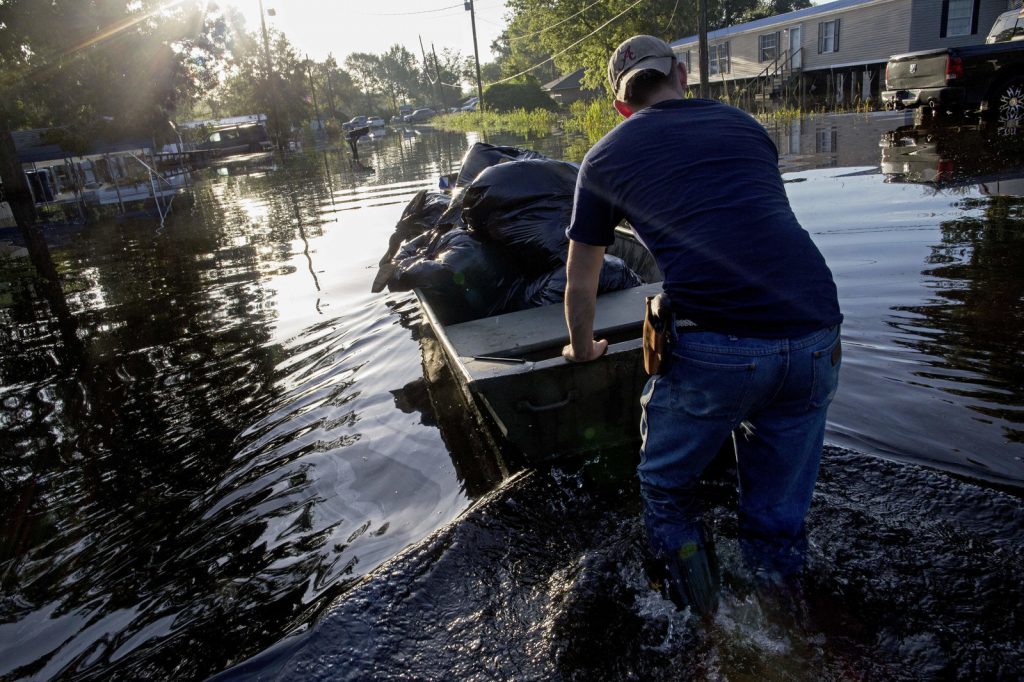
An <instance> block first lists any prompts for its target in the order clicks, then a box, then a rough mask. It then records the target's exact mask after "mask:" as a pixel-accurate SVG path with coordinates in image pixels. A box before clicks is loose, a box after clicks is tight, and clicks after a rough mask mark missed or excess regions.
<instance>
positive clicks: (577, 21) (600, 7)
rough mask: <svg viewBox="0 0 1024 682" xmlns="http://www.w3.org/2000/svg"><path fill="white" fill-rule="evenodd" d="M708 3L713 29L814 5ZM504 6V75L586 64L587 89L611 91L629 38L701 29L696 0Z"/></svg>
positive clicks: (518, 1) (553, 73) (747, 0)
mask: <svg viewBox="0 0 1024 682" xmlns="http://www.w3.org/2000/svg"><path fill="white" fill-rule="evenodd" d="M706 3H707V6H708V28H709V30H715V29H718V28H723V27H725V26H730V25H733V24H736V23H741V22H743V21H749V20H751V19H752V18H758V17H760V16H770V15H773V14H778V13H783V12H789V11H792V10H794V9H799V8H801V7H808V6H810V1H809V0H706ZM506 6H507V8H508V10H509V21H508V28H507V29H506V31H505V32H504V33H502V35H501V36H499V38H498V39H497V40H496V41H495V42H494V44H493V45H492V50H494V52H496V53H497V54H498V58H497V59H496V62H498V63H499V65H500V66H501V73H502V77H503V78H508V77H509V76H512V75H514V74H518V73H520V72H522V71H525V70H527V69H530V71H529V73H531V74H533V75H534V76H536V77H537V78H538V79H540V80H541V82H546V81H547V80H551V79H554V78H556V77H557V76H558V75H559V74H567V73H571V72H573V71H575V70H577V69H580V68H582V69H584V71H585V74H584V78H583V83H582V84H583V87H584V88H587V89H598V88H600V89H604V90H607V88H608V85H607V82H606V79H607V76H606V69H607V64H608V56H609V54H610V53H611V51H612V50H613V49H615V46H616V45H618V44H619V43H621V42H622V41H623V40H625V39H626V38H628V37H630V36H632V35H636V34H638V33H646V34H650V35H654V36H657V37H659V38H662V39H664V40H665V41H667V42H672V41H674V40H677V39H679V38H683V37H686V36H691V35H695V34H696V33H697V30H698V26H697V20H698V16H697V9H698V5H697V2H696V0H646V1H644V2H642V3H637V4H634V3H626V2H623V1H622V0H597V2H594V1H593V0H560V1H559V2H551V1H550V0H509V1H508V3H507V5H506ZM756 13H762V14H758V15H757V17H755V16H754V15H755V14H756ZM546 60H547V61H546Z"/></svg>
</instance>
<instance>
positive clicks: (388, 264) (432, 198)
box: [370, 189, 451, 293]
mask: <svg viewBox="0 0 1024 682" xmlns="http://www.w3.org/2000/svg"><path fill="white" fill-rule="evenodd" d="M450 202H451V197H450V196H449V195H447V194H445V193H443V192H429V191H427V190H425V189H421V190H420V191H419V192H417V193H416V196H414V197H413V198H412V200H410V201H409V203H408V204H407V205H406V207H405V210H404V211H402V217H401V218H399V219H398V222H397V223H395V231H394V232H392V233H391V238H390V239H389V240H388V250H387V252H386V253H385V254H384V255H383V256H382V257H381V259H380V267H379V268H378V270H377V276H376V277H375V278H374V280H373V286H372V287H371V288H370V291H372V292H373V293H377V292H378V291H382V290H383V289H384V287H385V285H386V284H387V282H388V280H389V279H390V278H391V274H392V272H393V271H394V266H393V261H397V260H398V259H397V258H396V255H397V254H398V253H399V250H400V249H401V248H402V245H403V244H407V243H408V242H409V241H410V240H412V241H415V239H416V238H417V237H419V236H421V235H423V234H425V233H428V232H429V231H430V230H432V229H433V228H434V226H435V225H436V224H437V222H438V219H439V218H440V217H441V215H442V214H443V213H444V212H445V209H447V208H448V204H449V203H450Z"/></svg>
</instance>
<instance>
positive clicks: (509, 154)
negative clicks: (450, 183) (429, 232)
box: [438, 142, 547, 227]
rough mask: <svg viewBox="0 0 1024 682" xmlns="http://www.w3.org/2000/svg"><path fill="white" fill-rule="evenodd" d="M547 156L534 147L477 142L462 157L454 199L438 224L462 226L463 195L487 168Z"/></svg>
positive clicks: (453, 194) (453, 191)
mask: <svg viewBox="0 0 1024 682" xmlns="http://www.w3.org/2000/svg"><path fill="white" fill-rule="evenodd" d="M546 158H547V157H546V156H544V155H543V154H540V153H539V152H535V151H533V150H532V149H523V148H522V147H499V146H497V145H493V144H487V143H486V142H476V143H474V144H473V146H472V147H470V148H469V149H468V150H467V151H466V153H465V155H463V157H462V166H461V168H460V169H459V175H458V177H456V178H455V188H454V189H453V190H452V201H451V205H450V206H449V208H448V210H447V211H445V213H444V214H443V215H442V216H441V218H440V219H439V220H438V224H447V225H452V226H454V227H462V197H463V194H464V193H465V191H466V188H467V187H469V186H470V185H471V184H472V183H473V181H474V180H476V178H477V176H478V175H480V173H482V172H483V171H484V170H485V169H487V168H490V167H491V166H496V165H498V164H499V163H507V162H509V161H525V160H527V159H546Z"/></svg>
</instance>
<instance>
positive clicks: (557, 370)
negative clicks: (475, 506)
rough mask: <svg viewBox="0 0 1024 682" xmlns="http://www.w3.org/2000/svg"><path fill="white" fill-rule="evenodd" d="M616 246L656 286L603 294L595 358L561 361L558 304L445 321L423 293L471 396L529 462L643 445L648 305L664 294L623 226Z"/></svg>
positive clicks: (435, 330) (429, 318) (563, 332)
mask: <svg viewBox="0 0 1024 682" xmlns="http://www.w3.org/2000/svg"><path fill="white" fill-rule="evenodd" d="M609 251H610V252H611V253H613V254H615V255H619V256H620V257H623V258H624V259H625V260H626V262H627V263H628V264H629V265H630V267H631V268H633V269H634V271H636V272H638V273H639V274H640V275H641V277H644V279H645V281H648V282H650V283H648V284H645V285H643V286H640V287H635V288H632V289H626V290H623V291H616V292H612V293H609V294H605V295H602V296H599V297H598V301H597V309H596V315H595V321H594V329H595V336H597V337H598V338H607V339H608V340H609V347H608V350H607V352H606V353H605V355H603V356H602V357H601V358H598V359H597V360H593V361H591V362H585V363H569V362H566V361H565V360H564V359H563V358H562V355H561V351H562V348H563V346H564V345H565V344H566V343H568V332H567V329H566V325H565V319H564V312H563V307H562V305H561V304H556V305H551V306H544V307H540V308H533V309H530V310H523V311H518V312H514V313H508V314H505V315H497V316H494V317H488V318H483V319H480V320H473V321H470V322H463V323H460V324H454V325H443V324H441V323H440V321H439V320H438V319H437V317H436V316H435V315H434V312H433V309H432V308H431V305H430V301H429V300H428V299H427V298H426V297H425V296H423V294H422V293H421V292H417V296H418V297H419V300H420V304H421V307H422V309H423V312H424V316H425V318H426V324H427V325H429V327H430V329H431V331H432V335H433V337H434V338H435V339H436V340H437V341H438V342H439V343H440V346H441V348H442V349H443V351H444V358H445V361H446V362H447V364H448V366H449V368H450V370H451V372H452V374H453V375H454V377H455V380H456V381H457V383H458V384H459V385H460V387H461V389H462V393H463V396H464V398H465V399H466V401H468V402H469V403H470V404H471V405H472V406H473V407H474V408H475V407H477V406H478V407H479V408H480V411H481V412H484V413H486V414H487V415H488V416H489V417H490V418H491V419H493V421H494V423H495V425H496V426H497V427H498V429H499V430H500V431H501V433H502V434H503V435H504V436H505V438H506V439H507V440H508V441H509V442H510V443H511V444H512V445H513V446H514V447H515V448H516V449H517V450H519V451H520V452H521V453H522V454H523V455H524V457H525V458H526V460H527V461H528V462H534V463H536V462H545V461H551V460H557V459H559V458H563V457H571V456H578V455H585V454H587V453H590V452H596V451H603V450H607V449H610V448H621V447H631V446H635V445H636V444H637V443H639V439H640V394H641V392H642V391H643V388H644V385H645V384H646V381H647V375H646V374H645V372H644V369H643V358H642V353H641V333H642V326H643V314H644V308H645V306H644V301H645V299H646V297H647V296H650V295H653V294H655V293H657V292H659V291H660V290H661V285H660V279H661V274H660V272H659V271H658V270H657V267H656V266H655V265H654V263H653V259H652V258H651V257H650V253H649V252H647V250H646V249H644V248H643V246H642V245H641V244H639V242H637V241H636V240H635V238H633V237H632V235H631V233H629V232H626V231H621V233H620V234H619V235H618V237H617V240H616V245H615V246H614V247H613V248H611V249H609ZM652 280H654V281H652Z"/></svg>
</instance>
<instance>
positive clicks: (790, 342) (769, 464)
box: [637, 326, 841, 572]
mask: <svg viewBox="0 0 1024 682" xmlns="http://www.w3.org/2000/svg"><path fill="white" fill-rule="evenodd" d="M840 365H841V350H840V339H839V327H838V326H834V327H830V328H828V329H822V330H820V331H817V332H814V333H811V334H808V335H806V336H802V337H799V338H791V339H756V338H741V337H735V336H727V335H723V334H716V333H712V332H701V331H695V332H683V333H680V334H678V335H677V336H676V338H675V340H674V344H673V347H672V361H671V366H670V368H669V371H668V372H667V373H666V374H664V375H661V376H655V377H651V378H650V379H649V380H648V382H647V385H646V387H645V388H644V392H643V395H642V397H641V401H640V402H641V406H642V407H643V417H642V420H641V425H640V429H641V435H642V437H643V445H642V446H641V454H640V465H639V467H638V469H637V472H638V474H639V477H640V489H641V492H642V494H643V498H644V521H645V524H646V526H647V532H648V537H649V538H650V542H651V547H652V549H653V550H654V553H655V554H656V555H658V556H667V555H668V554H669V553H671V552H673V551H675V550H677V549H678V548H679V547H681V546H683V545H684V544H686V543H689V542H696V543H698V545H704V535H703V533H702V528H701V524H700V515H701V509H700V505H699V503H698V501H697V499H696V493H697V483H698V480H699V478H700V475H701V473H702V472H703V471H704V469H705V468H706V467H707V465H708V464H709V463H710V462H711V460H712V459H713V458H714V456H715V454H716V453H717V452H718V451H719V449H720V448H721V446H722V445H723V444H725V443H726V441H727V439H728V438H730V437H734V438H735V445H736V464H737V470H738V472H739V516H740V519H739V521H740V537H741V539H742V540H745V541H746V543H745V545H744V550H745V553H746V554H747V557H748V559H751V560H753V561H755V562H762V563H765V564H769V565H768V566H767V568H769V569H770V570H775V571H782V572H791V571H793V570H796V569H798V568H799V565H800V564H802V561H803V557H802V554H801V552H800V550H799V545H800V543H801V541H802V536H803V523H804V517H805V516H806V514H807V509H808V507H809V506H810V503H811V494H812V492H813V490H814V482H815V480H816V479H817V476H818V464H819V462H820V460H821V448H822V443H823V441H824V437H825V417H826V413H827V411H828V406H829V403H830V402H831V401H832V397H833V396H834V395H835V392H836V388H837V386H838V381H839V368H840ZM734 434H735V435H734Z"/></svg>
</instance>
